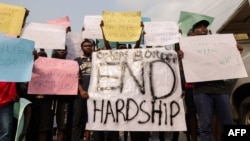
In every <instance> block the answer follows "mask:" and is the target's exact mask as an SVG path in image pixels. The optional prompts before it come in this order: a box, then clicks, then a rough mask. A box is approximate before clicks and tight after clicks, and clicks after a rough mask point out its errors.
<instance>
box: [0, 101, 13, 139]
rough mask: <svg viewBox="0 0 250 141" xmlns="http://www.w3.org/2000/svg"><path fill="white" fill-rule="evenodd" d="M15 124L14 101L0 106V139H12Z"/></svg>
mask: <svg viewBox="0 0 250 141" xmlns="http://www.w3.org/2000/svg"><path fill="white" fill-rule="evenodd" d="M12 124H13V103H12V102H11V103H9V104H7V105H5V106H4V107H1V108H0V141H11V138H12V133H11V131H12Z"/></svg>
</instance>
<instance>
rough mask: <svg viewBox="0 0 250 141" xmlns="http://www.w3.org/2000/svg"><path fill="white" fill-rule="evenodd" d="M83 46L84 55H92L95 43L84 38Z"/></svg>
mask: <svg viewBox="0 0 250 141" xmlns="http://www.w3.org/2000/svg"><path fill="white" fill-rule="evenodd" d="M81 47H82V51H83V53H84V55H86V56H90V55H91V54H92V51H93V43H92V42H91V41H90V40H87V39H86V40H84V41H83V42H82V44H81Z"/></svg>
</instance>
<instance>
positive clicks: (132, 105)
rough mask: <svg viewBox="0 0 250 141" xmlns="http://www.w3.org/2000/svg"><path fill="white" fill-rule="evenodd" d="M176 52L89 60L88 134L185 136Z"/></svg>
mask: <svg viewBox="0 0 250 141" xmlns="http://www.w3.org/2000/svg"><path fill="white" fill-rule="evenodd" d="M179 74H180V72H179V65H178V60H177V55H176V52H175V51H173V50H166V49H165V48H150V49H149V48H144V49H128V50H126V49H124V50H102V51H98V52H94V53H93V55H92V74H91V81H90V86H89V91H88V92H89V99H88V123H87V127H86V128H87V129H89V130H119V131H184V130H186V123H185V112H184V107H183V99H182V97H181V93H182V90H181V82H180V75H179Z"/></svg>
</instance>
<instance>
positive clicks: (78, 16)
mask: <svg viewBox="0 0 250 141" xmlns="http://www.w3.org/2000/svg"><path fill="white" fill-rule="evenodd" d="M242 1H243V0H209V1H208V0H0V3H5V4H11V5H17V6H22V7H25V8H27V9H29V10H30V14H29V16H28V19H27V22H37V23H46V22H47V21H49V20H54V19H58V18H61V17H65V16H69V18H70V23H71V29H72V32H81V29H82V26H83V19H84V16H87V15H101V14H102V11H112V12H124V11H141V14H142V16H143V17H149V18H150V19H151V21H173V22H176V23H177V22H178V19H179V15H180V11H187V12H193V13H200V14H203V15H207V16H211V17H214V18H215V19H214V21H213V23H212V24H211V26H210V29H211V30H212V32H216V31H217V30H218V29H219V28H220V27H221V26H222V25H223V24H224V22H225V21H226V20H227V19H228V17H229V16H231V14H232V13H233V12H234V11H235V10H236V9H237V7H238V6H239V4H240V3H241V2H242Z"/></svg>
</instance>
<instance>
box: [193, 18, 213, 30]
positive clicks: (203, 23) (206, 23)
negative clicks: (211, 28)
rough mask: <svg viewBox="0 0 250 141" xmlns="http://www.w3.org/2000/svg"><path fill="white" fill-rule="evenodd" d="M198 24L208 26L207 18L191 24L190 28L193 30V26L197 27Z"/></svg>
mask: <svg viewBox="0 0 250 141" xmlns="http://www.w3.org/2000/svg"><path fill="white" fill-rule="evenodd" d="M200 25H204V26H205V27H208V25H209V22H208V21H207V20H200V21H198V22H197V23H195V24H194V25H193V27H192V30H194V29H195V28H197V27H198V26H200Z"/></svg>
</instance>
